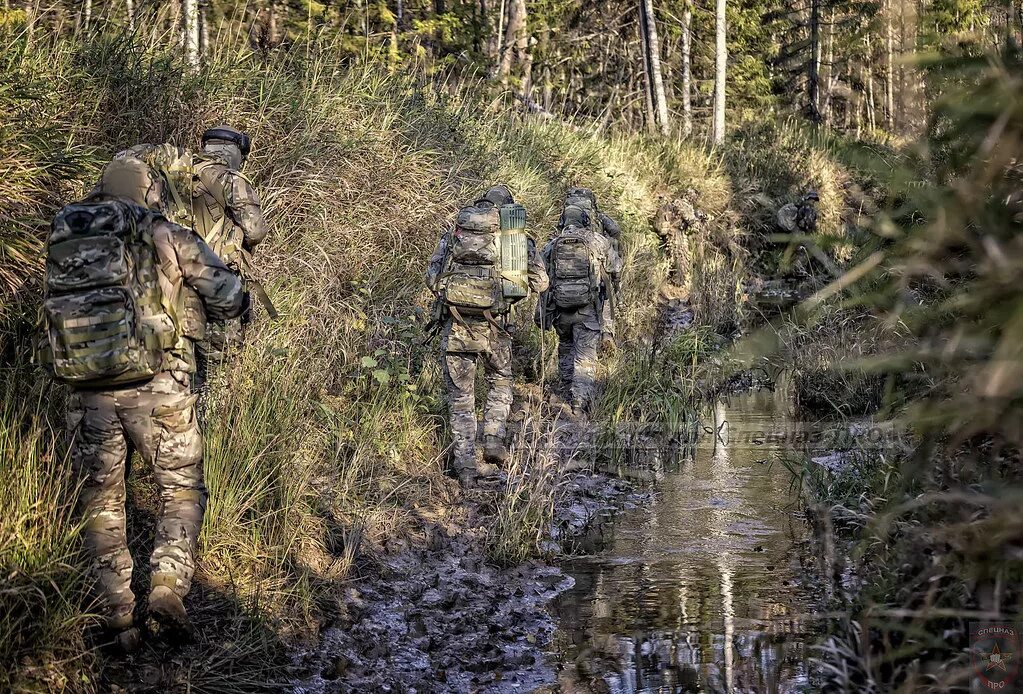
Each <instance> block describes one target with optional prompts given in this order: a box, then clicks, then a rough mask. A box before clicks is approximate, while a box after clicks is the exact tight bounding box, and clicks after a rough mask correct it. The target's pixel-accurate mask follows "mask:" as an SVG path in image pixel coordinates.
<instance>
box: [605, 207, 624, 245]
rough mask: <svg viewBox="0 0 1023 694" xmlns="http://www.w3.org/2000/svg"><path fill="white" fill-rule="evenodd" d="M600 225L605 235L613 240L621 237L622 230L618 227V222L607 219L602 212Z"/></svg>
mask: <svg viewBox="0 0 1023 694" xmlns="http://www.w3.org/2000/svg"><path fill="white" fill-rule="evenodd" d="M600 224H601V226H603V227H604V231H605V232H607V235H608V236H610V237H611V238H613V239H617V238H619V237H621V235H622V228H621V227H620V226H618V222H616V221H615V220H613V219H611V218H610V217H608V216H607V215H606V214H604V213H603V212H601V213H600Z"/></svg>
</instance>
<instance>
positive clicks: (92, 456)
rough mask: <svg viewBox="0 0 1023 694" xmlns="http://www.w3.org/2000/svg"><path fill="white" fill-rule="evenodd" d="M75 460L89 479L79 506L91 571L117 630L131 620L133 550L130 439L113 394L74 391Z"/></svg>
mask: <svg viewBox="0 0 1023 694" xmlns="http://www.w3.org/2000/svg"><path fill="white" fill-rule="evenodd" d="M68 430H69V433H70V434H71V436H72V442H71V462H72V466H73V467H74V469H75V472H76V473H77V475H78V477H79V479H81V480H82V481H83V485H82V490H81V494H80V496H79V498H78V511H79V513H80V514H81V517H82V519H83V522H84V527H83V531H82V535H83V539H84V541H85V551H86V553H87V555H88V557H89V560H90V562H89V574H90V578H91V579H92V581H93V582H94V588H95V592H96V597H97V598H98V599H99V601H100V607H101V612H102V616H103V617H104V619H105V621H106V624H107V626H108V627H109V628H110V629H113V630H123V629H127V628H129V627H130V626H131V622H132V610H133V609H134V607H135V595H134V593H132V592H131V570H132V560H131V553H130V552H129V551H128V540H127V537H126V536H125V509H124V503H125V489H124V474H125V458H126V457H127V453H128V449H127V446H126V445H125V440H124V432H123V430H122V427H121V421H120V419H119V418H118V416H117V407H116V403H115V400H114V397H113V395H111V394H110V393H107V392H96V393H76V394H74V395H72V401H71V407H70V409H69V412H68Z"/></svg>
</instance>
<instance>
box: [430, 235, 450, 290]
mask: <svg viewBox="0 0 1023 694" xmlns="http://www.w3.org/2000/svg"><path fill="white" fill-rule="evenodd" d="M447 253H448V235H447V233H445V234H444V235H442V236H441V237H440V241H438V242H437V248H436V250H434V252H433V255H431V256H430V260H429V262H428V263H427V264H426V286H427V287H429V288H430V291H434V292H435V291H437V281H438V280H439V279H440V273H441V270H443V269H444V257H445V256H446V255H447Z"/></svg>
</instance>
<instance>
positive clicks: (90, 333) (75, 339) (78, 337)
mask: <svg viewBox="0 0 1023 694" xmlns="http://www.w3.org/2000/svg"><path fill="white" fill-rule="evenodd" d="M126 332H127V330H126V326H125V324H124V323H123V322H121V321H118V322H117V323H111V324H110V325H109V327H105V328H104V327H89V328H85V329H82V328H78V329H75V330H68V331H67V333H68V337H70V338H71V340H72V344H77V343H81V342H88V341H91V340H100V339H103V338H105V337H110V336H112V335H122V334H124V333H126Z"/></svg>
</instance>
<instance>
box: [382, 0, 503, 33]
mask: <svg viewBox="0 0 1023 694" xmlns="http://www.w3.org/2000/svg"><path fill="white" fill-rule="evenodd" d="M484 2H485V0H480V5H483V3H484ZM394 19H395V21H397V23H398V28H399V29H401V28H402V27H404V26H405V3H404V0H397V2H396V3H395V8H394Z"/></svg>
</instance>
